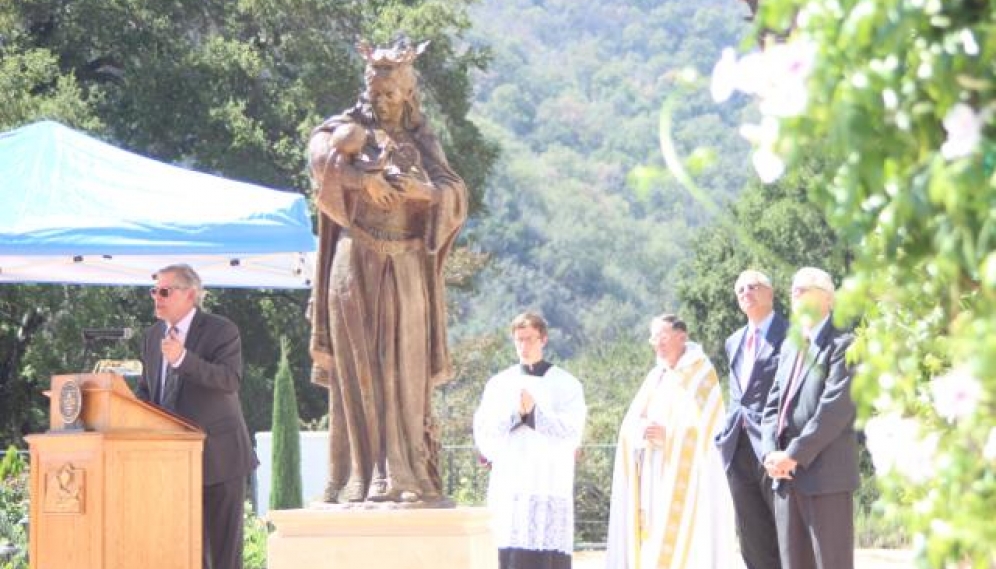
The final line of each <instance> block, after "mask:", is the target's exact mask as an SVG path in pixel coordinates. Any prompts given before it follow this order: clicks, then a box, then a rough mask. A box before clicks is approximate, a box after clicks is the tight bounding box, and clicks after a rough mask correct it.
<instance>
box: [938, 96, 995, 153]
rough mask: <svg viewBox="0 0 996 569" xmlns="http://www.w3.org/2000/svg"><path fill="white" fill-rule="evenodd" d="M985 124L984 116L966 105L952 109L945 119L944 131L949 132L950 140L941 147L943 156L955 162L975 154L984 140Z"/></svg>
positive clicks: (959, 105) (957, 105)
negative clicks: (983, 127)
mask: <svg viewBox="0 0 996 569" xmlns="http://www.w3.org/2000/svg"><path fill="white" fill-rule="evenodd" d="M984 122H985V117H984V116H983V115H982V114H980V113H976V112H975V109H973V108H972V107H970V106H968V105H966V104H964V103H958V104H956V105H955V106H953V107H951V109H949V110H948V114H947V115H946V116H945V117H944V130H946V131H948V138H947V140H945V141H944V144H942V145H941V156H944V158H946V159H948V160H955V159H958V158H964V157H965V156H969V155H970V154H972V153H973V152H975V149H976V148H977V147H978V146H979V141H981V140H982V125H983V123H984Z"/></svg>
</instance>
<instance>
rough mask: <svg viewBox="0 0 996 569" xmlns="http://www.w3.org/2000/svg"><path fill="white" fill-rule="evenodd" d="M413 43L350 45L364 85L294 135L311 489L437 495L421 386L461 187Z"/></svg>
mask: <svg viewBox="0 0 996 569" xmlns="http://www.w3.org/2000/svg"><path fill="white" fill-rule="evenodd" d="M426 45H427V43H423V44H421V45H418V46H413V45H411V44H409V43H408V42H407V41H406V40H403V39H402V40H398V41H396V42H395V43H394V44H393V45H391V46H389V47H377V48H374V47H371V46H370V45H368V44H366V43H364V42H361V43H360V44H359V45H358V46H357V47H358V49H359V52H360V55H362V56H363V58H364V60H365V61H366V72H365V75H364V78H365V84H366V88H365V90H364V92H363V93H361V95H360V97H359V101H358V102H357V103H356V105H355V106H353V107H352V108H350V109H348V110H346V111H345V112H343V113H342V114H338V115H335V116H333V117H331V118H329V119H327V120H326V121H325V122H324V123H322V125H321V126H319V127H318V128H317V129H315V131H314V132H313V133H312V136H311V141H310V143H309V146H308V153H309V160H310V167H311V176H312V179H313V181H314V185H315V188H316V194H315V203H316V205H317V207H318V211H319V224H318V231H319V251H318V257H319V259H318V264H317V274H316V278H315V282H314V290H313V295H312V307H311V326H312V337H311V354H312V359H313V361H314V368H313V371H312V381H314V382H315V383H319V384H321V385H325V386H327V387H328V388H329V400H330V401H329V413H330V421H329V434H330V441H331V442H330V445H331V448H330V452H331V454H330V458H331V470H330V477H329V481H328V486H327V488H326V491H325V501H326V502H332V503H348V502H398V503H410V504H416V505H440V504H444V503H446V500H445V498H444V497H443V495H442V481H441V477H440V472H439V460H438V454H439V438H438V429H437V427H436V424H435V420H434V418H433V415H432V397H431V396H432V390H433V388H434V387H435V386H436V385H438V384H440V383H443V382H445V381H448V380H449V379H450V378H451V375H452V370H451V365H450V358H449V352H448V351H447V346H446V306H445V302H444V298H443V295H444V290H443V264H444V262H445V261H446V257H447V254H448V253H449V251H450V249H451V247H452V246H453V242H454V240H455V239H456V237H457V234H458V233H459V231H460V228H461V227H462V226H463V223H464V221H465V220H466V217H467V189H466V187H465V186H464V183H463V180H461V179H460V177H459V176H457V174H456V173H455V172H454V171H453V170H452V169H451V168H450V166H449V164H448V163H447V161H446V156H445V155H444V154H443V151H442V147H441V146H440V144H439V141H438V140H437V138H436V136H435V135H434V134H433V132H432V131H431V129H430V128H429V125H428V124H427V122H426V119H425V116H424V115H423V114H422V112H421V107H420V103H419V98H418V90H417V87H418V84H417V83H418V77H417V74H416V71H415V69H414V66H413V64H414V62H415V59H416V58H417V57H418V56H419V55H420V54H421V53H422V52H423V51H424V49H425V47H426Z"/></svg>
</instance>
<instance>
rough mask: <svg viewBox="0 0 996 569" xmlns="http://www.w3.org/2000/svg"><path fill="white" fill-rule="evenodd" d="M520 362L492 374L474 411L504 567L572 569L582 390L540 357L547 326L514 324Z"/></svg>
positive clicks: (528, 318)
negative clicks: (488, 467)
mask: <svg viewBox="0 0 996 569" xmlns="http://www.w3.org/2000/svg"><path fill="white" fill-rule="evenodd" d="M512 340H513V342H514V343H515V350H516V353H517V354H518V356H519V364H517V365H515V366H512V367H510V368H508V369H506V370H505V371H502V372H501V373H499V374H497V375H495V376H494V377H492V378H491V379H489V380H488V383H487V385H486V386H485V388H484V394H483V395H482V397H481V404H480V407H478V409H477V412H476V413H475V414H474V442H475V443H476V444H477V448H478V450H479V451H480V452H481V454H482V455H483V456H484V458H485V459H487V461H488V462H489V463H490V464H491V476H490V480H489V483H488V507H489V509H490V510H491V513H492V522H493V523H492V527H493V530H494V536H495V541H496V543H497V545H498V552H499V562H500V567H501V569H569V568H570V567H571V556H572V553H573V551H574V459H575V451H576V450H577V449H578V447H579V446H580V445H581V434H582V431H583V430H584V421H585V412H586V410H585V403H584V393H583V391H582V388H581V382H579V381H578V380H577V379H576V378H575V377H574V376H572V375H571V374H570V373H568V372H567V371H565V370H564V369H562V368H560V367H557V366H555V365H552V364H550V363H549V362H547V361H546V360H544V359H543V347H544V346H545V345H546V341H547V326H546V322H545V321H544V320H543V318H542V317H541V316H539V315H538V314H534V313H529V312H527V313H524V314H521V315H519V316H517V317H516V318H515V320H514V321H513V322H512Z"/></svg>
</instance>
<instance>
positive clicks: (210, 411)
mask: <svg viewBox="0 0 996 569" xmlns="http://www.w3.org/2000/svg"><path fill="white" fill-rule="evenodd" d="M155 278H156V286H154V287H153V288H152V290H151V293H152V298H153V300H154V302H155V311H156V317H157V318H159V319H160V320H159V321H158V322H156V323H155V324H153V325H152V326H151V327H149V329H148V330H146V332H145V338H144V340H143V344H142V364H143V370H142V376H141V377H140V378H139V380H138V388H137V396H138V398H139V399H142V400H145V401H151V402H153V403H155V404H157V405H159V406H161V407H163V408H164V409H167V410H169V411H171V412H173V413H176V414H177V415H180V416H181V417H184V418H187V419H189V420H191V421H193V422H194V423H195V424H197V425H198V426H199V427H200V428H202V429H204V432H205V434H206V438H205V441H204V455H203V464H204V470H203V484H204V494H203V526H202V531H203V539H204V541H203V544H202V547H203V557H204V559H203V561H204V563H203V565H204V569H239V568H241V567H242V514H243V501H244V499H245V483H246V477H247V476H248V475H249V473H250V472H252V470H253V469H254V468H255V467H256V465H257V464H258V462H257V460H256V454H255V453H254V452H253V449H252V442H251V441H250V439H249V430H248V428H247V427H246V422H245V419H244V418H243V416H242V403H241V402H240V400H239V387H240V385H241V383H242V340H241V339H240V337H239V330H238V328H236V326H235V324H233V323H232V322H231V321H230V320H228V319H227V318H224V317H221V316H216V315H214V314H208V313H206V312H204V311H202V310H200V308H199V307H200V304H201V299H202V297H203V295H204V292H203V288H202V286H201V279H200V277H199V276H198V275H197V273H196V272H195V271H194V270H193V269H192V268H191V267H190V266H188V265H170V266H168V267H165V268H163V269H161V270H160V271H159V272H158V273H157V274H156V276H155ZM153 491H155V489H153ZM177 523H178V524H182V523H183V520H177Z"/></svg>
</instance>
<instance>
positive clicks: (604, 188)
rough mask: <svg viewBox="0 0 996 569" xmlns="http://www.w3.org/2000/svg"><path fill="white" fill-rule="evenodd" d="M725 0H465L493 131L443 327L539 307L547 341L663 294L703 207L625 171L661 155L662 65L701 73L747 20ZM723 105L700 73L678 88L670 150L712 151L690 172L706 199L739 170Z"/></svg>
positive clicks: (585, 339) (561, 348) (666, 182)
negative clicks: (496, 157)
mask: <svg viewBox="0 0 996 569" xmlns="http://www.w3.org/2000/svg"><path fill="white" fill-rule="evenodd" d="M741 8H742V6H741V5H740V4H738V3H736V2H732V1H730V0H707V1H705V2H697V3H687V2H677V1H666V2H648V1H640V0H628V1H619V0H589V1H586V2H575V1H572V0H546V1H544V0H486V1H485V2H483V3H482V4H481V5H478V6H475V7H474V8H472V10H471V16H472V20H473V28H472V29H471V31H470V33H469V36H468V37H469V38H470V39H471V41H473V42H475V43H478V44H480V45H488V46H490V48H491V49H492V51H493V56H494V59H493V61H492V63H491V65H490V66H489V68H488V70H487V71H486V72H483V73H480V74H479V75H478V76H477V77H476V79H475V88H476V101H475V105H474V108H473V113H472V118H473V120H475V121H476V122H477V123H478V125H479V126H480V127H481V128H482V131H484V132H485V133H486V135H487V136H489V137H491V138H494V139H497V140H498V141H499V142H500V143H501V145H502V148H503V150H502V152H503V155H502V158H501V160H500V161H499V163H498V165H497V166H496V168H495V171H494V174H493V175H492V177H491V180H490V183H489V184H488V186H487V187H486V188H485V194H484V206H485V211H484V212H482V213H481V215H479V216H477V217H476V218H475V219H474V220H473V221H472V222H471V224H470V226H469V227H468V230H467V233H466V235H467V237H468V238H469V240H470V242H471V243H472V244H473V246H474V247H476V248H478V249H479V250H481V251H483V252H487V253H488V254H489V255H490V260H491V262H490V264H489V266H488V267H487V268H486V269H485V270H484V271H483V273H482V274H481V275H480V276H479V278H478V280H477V286H476V288H475V289H474V291H473V292H469V293H463V292H461V293H458V294H454V295H451V296H453V297H454V298H453V300H454V303H453V309H452V319H453V320H454V321H455V325H454V327H453V330H454V332H455V334H456V337H457V338H458V339H463V338H467V337H470V336H473V335H476V334H481V333H486V332H489V331H493V330H495V329H496V327H497V328H501V329H502V330H504V326H505V324H506V323H507V322H508V320H509V319H510V318H511V316H512V315H513V314H514V313H515V312H518V311H520V310H522V309H525V308H535V309H539V310H541V311H542V312H543V313H544V314H545V315H546V316H547V318H548V319H549V320H550V322H551V324H552V327H553V331H552V334H551V340H552V341H551V344H550V348H551V349H552V350H554V351H555V352H557V353H558V354H559V355H560V356H562V357H570V356H573V355H580V353H582V352H583V351H584V350H585V349H586V348H587V347H590V346H594V345H597V344H601V343H605V342H611V341H613V340H615V339H618V338H621V337H630V336H632V335H633V334H634V333H637V334H639V335H640V337H642V335H643V333H644V328H645V326H646V323H647V320H648V316H649V315H651V314H653V313H659V312H661V311H663V310H673V309H677V308H678V306H677V303H676V295H675V288H674V282H673V281H674V278H675V272H674V271H675V267H676V264H677V263H678V262H679V261H680V260H681V259H684V258H686V257H688V256H689V254H690V243H689V237H690V235H691V230H692V229H693V228H696V227H701V226H703V224H706V223H708V222H709V221H710V218H709V215H708V214H707V212H706V209H705V208H704V207H703V206H702V204H701V203H699V202H697V201H696V200H695V199H693V198H692V197H691V196H690V195H689V193H688V192H687V191H686V190H685V189H683V188H682V187H680V186H679V185H678V184H677V183H676V182H675V181H674V180H672V179H669V178H666V177H659V178H657V179H655V180H654V181H653V183H651V184H649V185H643V186H640V185H637V184H635V183H634V182H633V179H632V176H631V171H632V170H633V169H634V168H636V167H641V166H655V165H656V166H661V165H662V159H661V150H660V144H659V132H658V130H659V129H658V126H659V120H660V112H661V105H662V103H663V102H664V101H665V99H666V98H668V97H669V96H671V95H672V94H673V93H675V92H676V89H679V86H678V84H677V81H676V75H677V72H678V71H679V70H680V69H682V68H684V67H686V66H691V67H694V68H697V69H698V70H700V71H703V72H705V73H708V72H709V71H710V70H711V68H712V65H713V64H714V62H715V61H716V59H717V58H718V56H719V53H720V51H721V50H722V48H723V47H725V46H730V45H737V44H738V43H739V42H740V41H741V37H742V36H743V35H744V34H746V33H749V32H750V29H749V26H747V25H745V24H744V22H743V21H742V16H743V10H742V9H741ZM738 112H740V110H739V108H738V107H737V106H736V105H726V106H725V107H723V108H721V107H719V106H717V105H715V104H714V103H713V102H712V101H711V99H710V98H709V96H708V92H707V90H706V89H704V88H699V89H697V90H695V91H688V92H686V93H685V94H683V95H682V96H681V97H680V99H678V104H677V107H676V111H675V125H676V126H675V129H674V132H673V135H674V137H675V140H676V143H677V145H678V150H679V152H681V153H682V155H686V156H687V155H688V154H689V153H690V152H691V151H692V150H694V149H695V148H697V147H699V146H709V147H711V148H712V149H714V150H715V161H714V162H713V163H712V164H711V166H709V167H707V168H706V169H705V170H703V171H702V172H700V173H699V175H698V178H697V179H698V181H699V182H700V184H701V185H702V187H703V188H705V189H706V190H707V191H708V194H709V195H710V197H711V199H713V200H715V201H717V202H720V203H723V202H727V201H728V200H729V199H730V198H731V197H732V196H735V195H736V194H737V193H738V192H739V191H740V189H741V188H742V186H743V185H744V183H745V181H746V179H747V178H748V175H749V170H748V160H747V154H746V150H747V147H746V144H745V143H743V142H742V140H740V138H739V135H738V134H737V132H736V126H735V120H734V119H735V118H736V113H738Z"/></svg>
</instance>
